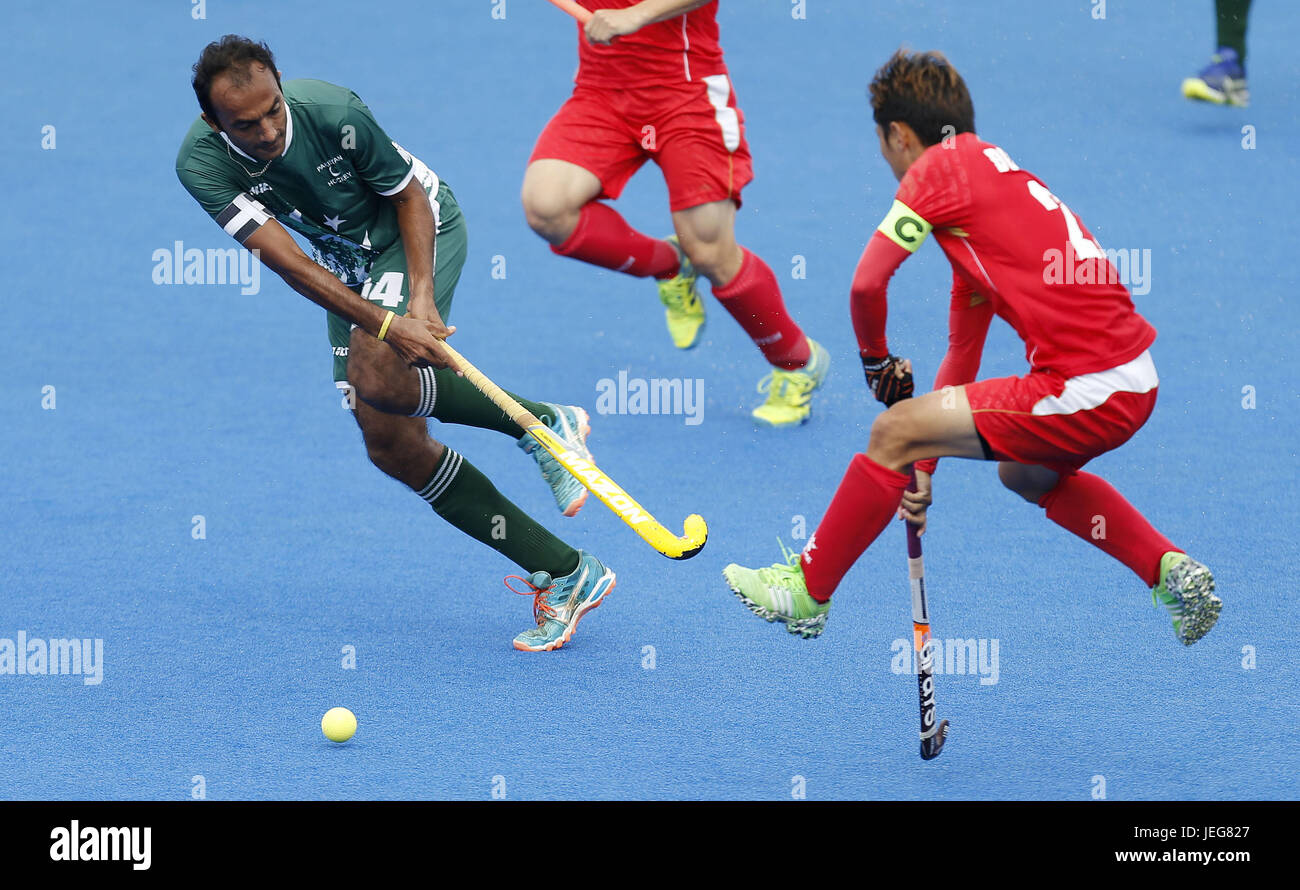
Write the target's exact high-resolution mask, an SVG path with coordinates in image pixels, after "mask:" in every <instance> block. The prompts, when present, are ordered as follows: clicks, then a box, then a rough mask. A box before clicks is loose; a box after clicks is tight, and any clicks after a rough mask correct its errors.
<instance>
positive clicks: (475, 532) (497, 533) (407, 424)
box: [348, 358, 615, 652]
mask: <svg viewBox="0 0 1300 890" xmlns="http://www.w3.org/2000/svg"><path fill="white" fill-rule="evenodd" d="M348 364H349V369H351V365H352V359H351V358H349V362H348ZM353 414H354V416H355V417H356V420H357V424H358V425H359V426H360V427H361V435H362V438H363V439H364V440H365V444H366V454H367V455H368V456H369V458H370V461H371V463H373V464H374V465H375V466H376V467H378V468H379V469H380V470H382V471H383V472H384V473H385V474H387V475H389V476H391V477H392V478H394V479H396V480H398V481H399V482H402V483H403V484H405V485H406V486H408V487H409V488H410V489H411V490H413V491H415V492H416V493H417V494H418V495H419V496H420V498H421V499H422V500H424V501H425V502H426V503H428V504H429V506H431V507H432V508H433V510H434V512H436V513H437V514H438V515H439V516H441V517H442V518H443V519H445V520H447V522H449V523H451V524H452V525H454V526H455V527H456V528H458V529H460V530H461V531H462V532H464V533H465V534H467V535H469V536H470V537H472V538H475V539H476V540H478V541H481V542H482V543H484V544H487V545H488V546H489V547H491V548H492V549H494V550H496V551H497V552H499V553H501V554H502V555H503V556H505V557H506V558H508V559H510V560H512V561H513V562H514V563H515V564H516V565H518V566H520V567H521V568H523V569H524V571H526V572H528V578H527V579H524V580H525V581H526V583H527V590H525V591H523V592H525V593H527V594H528V595H530V596H532V597H533V615H534V618H535V621H536V626H535V627H531V628H529V629H528V630H526V631H524V632H523V633H520V634H519V635H518V636H517V637H515V639H514V643H513V644H514V647H515V648H516V649H521V650H524V651H529V652H545V651H550V650H553V649H558V648H560V647H561V646H563V645H564V644H565V643H567V642H568V641H569V640H570V639H571V638H572V636H573V632H574V631H575V630H576V629H577V626H578V621H579V620H580V619H581V618H582V616H583V615H585V614H586V613H587V612H589V611H591V610H592V609H594V608H596V607H597V606H599V605H600V604H601V602H602V601H603V600H604V598H605V596H606V595H607V594H608V593H609V591H611V590H612V589H613V588H614V583H615V576H614V573H613V572H612V571H611V570H610V569H608V568H606V567H605V565H604V564H603V563H601V562H600V560H598V559H596V558H595V557H594V556H592V555H591V554H589V553H584V552H583V551H581V550H575V549H574V548H572V547H570V546H569V545H568V544H566V543H564V542H563V541H561V540H560V539H559V538H557V537H555V536H554V535H552V534H551V533H550V532H548V531H547V530H546V529H545V528H543V527H542V526H541V525H539V524H538V523H537V522H535V521H534V520H533V519H532V517H530V516H528V514H526V513H524V512H523V511H522V510H520V509H519V508H518V507H516V506H515V505H514V504H513V503H511V502H510V501H509V500H507V499H506V498H505V496H503V495H502V494H501V493H500V492H499V491H497V489H496V487H495V486H493V485H492V483H491V482H490V481H489V480H488V479H487V477H486V476H484V475H483V474H482V473H480V472H479V471H478V469H477V468H475V467H474V466H473V465H472V464H471V463H470V462H469V461H467V460H465V459H464V458H463V457H462V456H461V455H460V454H458V453H457V452H456V451H454V450H453V449H451V448H449V447H447V446H446V445H443V444H442V443H441V442H438V441H437V440H435V439H434V438H433V437H432V436H430V435H429V431H428V427H427V423H426V421H425V419H424V418H422V417H400V416H397V415H394V414H386V413H384V412H382V411H379V410H378V409H376V408H373V407H371V406H370V405H368V404H366V403H365V402H358V403H357V406H356V408H355V409H354V412H353ZM507 586H508V585H507ZM512 589H513V588H512Z"/></svg>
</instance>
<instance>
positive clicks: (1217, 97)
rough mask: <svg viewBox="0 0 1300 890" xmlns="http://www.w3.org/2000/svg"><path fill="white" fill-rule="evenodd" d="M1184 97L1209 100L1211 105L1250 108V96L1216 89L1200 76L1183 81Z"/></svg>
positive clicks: (1196, 100) (1200, 100)
mask: <svg viewBox="0 0 1300 890" xmlns="http://www.w3.org/2000/svg"><path fill="white" fill-rule="evenodd" d="M1183 98H1185V99H1191V100H1193V101H1195V102H1208V103H1209V104H1211V105H1223V106H1227V107H1230V108H1249V107H1250V97H1249V96H1244V97H1243V96H1241V95H1240V94H1237V93H1226V92H1224V91H1223V90H1216V89H1215V88H1214V87H1212V86H1210V85H1209V84H1207V83H1206V82H1205V81H1203V80H1201V79H1200V78H1195V77H1190V78H1188V79H1187V80H1185V81H1183Z"/></svg>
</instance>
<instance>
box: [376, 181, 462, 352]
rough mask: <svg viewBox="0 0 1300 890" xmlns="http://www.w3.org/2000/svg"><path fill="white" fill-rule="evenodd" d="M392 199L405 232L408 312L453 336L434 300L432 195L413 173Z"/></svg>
mask: <svg viewBox="0 0 1300 890" xmlns="http://www.w3.org/2000/svg"><path fill="white" fill-rule="evenodd" d="M388 200H389V201H391V202H392V203H393V208H394V209H395V210H396V211H397V229H398V231H399V232H401V236H402V249H403V251H404V252H405V253H406V272H407V279H408V281H409V282H410V288H411V296H410V300H409V301H408V302H407V309H406V314H407V315H409V316H410V317H411V318H418V319H421V320H423V321H429V322H433V324H435V325H436V326H437V328H438V330H437V331H435V334H436V335H437V336H438V337H442V338H446V337H448V336H450V335H451V331H452V329H450V328H448V327H447V326H446V325H445V324H444V323H443V320H442V316H441V315H439V314H438V307H437V305H436V304H435V303H434V291H433V257H434V256H435V254H434V240H435V239H436V238H437V237H438V227H437V224H436V222H435V220H434V218H433V209H432V208H431V207H430V206H429V194H428V192H426V191H425V190H424V186H423V185H421V184H420V182H419V180H418V179H416V177H414V176H412V177H411V181H410V182H408V183H407V184H406V187H405V188H403V189H402V190H401V191H400V192H397V193H396V194H394V195H389V196H388Z"/></svg>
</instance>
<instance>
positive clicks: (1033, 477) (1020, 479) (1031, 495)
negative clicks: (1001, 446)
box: [998, 460, 1061, 504]
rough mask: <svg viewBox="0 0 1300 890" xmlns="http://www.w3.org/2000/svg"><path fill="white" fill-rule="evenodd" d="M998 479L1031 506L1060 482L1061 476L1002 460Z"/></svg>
mask: <svg viewBox="0 0 1300 890" xmlns="http://www.w3.org/2000/svg"><path fill="white" fill-rule="evenodd" d="M998 479H999V480H1000V481H1001V482H1002V484H1003V485H1005V486H1006V487H1007V488H1008V489H1010V490H1011V491H1014V492H1015V493H1016V494H1018V495H1020V496H1021V497H1022V498H1024V499H1025V500H1027V501H1029V503H1031V504H1037V503H1038V502H1039V500H1041V499H1042V497H1043V495H1045V494H1047V493H1048V492H1049V491H1051V490H1052V489H1053V488H1055V487H1056V484H1057V483H1058V482H1060V481H1061V474H1060V473H1057V472H1056V471H1054V470H1049V469H1047V467H1040V466H1036V465H1034V464H1018V463H1015V462H1014V461H1009V460H1004V461H1002V462H1000V463H999V464H998Z"/></svg>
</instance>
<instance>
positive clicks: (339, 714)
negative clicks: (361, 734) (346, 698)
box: [320, 708, 357, 742]
mask: <svg viewBox="0 0 1300 890" xmlns="http://www.w3.org/2000/svg"><path fill="white" fill-rule="evenodd" d="M320 731H321V732H323V733H325V738H327V739H329V740H330V741H331V742H346V741H347V740H348V739H350V738H352V736H353V734H354V733H355V732H356V731H357V718H356V715H355V714H353V713H352V712H351V711H349V710H348V709H347V708H330V709H329V710H328V711H326V712H325V716H324V717H322V718H320Z"/></svg>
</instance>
